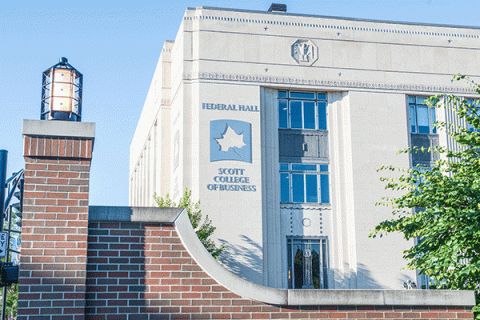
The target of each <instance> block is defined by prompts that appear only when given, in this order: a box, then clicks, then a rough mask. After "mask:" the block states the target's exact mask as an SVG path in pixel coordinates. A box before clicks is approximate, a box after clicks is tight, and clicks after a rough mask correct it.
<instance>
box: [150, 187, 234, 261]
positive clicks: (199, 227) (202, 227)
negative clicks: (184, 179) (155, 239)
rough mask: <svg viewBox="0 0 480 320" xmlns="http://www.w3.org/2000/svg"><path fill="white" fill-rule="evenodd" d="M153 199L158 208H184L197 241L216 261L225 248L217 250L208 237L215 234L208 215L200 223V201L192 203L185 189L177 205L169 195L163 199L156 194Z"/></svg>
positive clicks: (188, 192)
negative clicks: (198, 240)
mask: <svg viewBox="0 0 480 320" xmlns="http://www.w3.org/2000/svg"><path fill="white" fill-rule="evenodd" d="M153 198H154V199H155V201H156V202H157V205H158V206H159V207H180V208H186V209H187V213H188V217H189V218H190V222H191V223H192V227H193V229H194V230H195V232H196V233H197V236H198V239H200V242H202V244H203V245H204V246H205V248H206V249H207V251H208V252H210V254H211V255H212V256H213V257H214V258H215V259H218V257H219V255H220V254H221V253H222V251H223V250H224V248H225V246H224V245H222V246H220V247H218V248H217V246H216V245H215V242H214V241H213V240H212V239H209V237H210V236H211V235H212V234H213V232H215V229H216V227H214V226H213V225H212V220H210V219H209V218H208V215H207V216H205V220H204V221H203V222H202V211H201V210H200V200H199V201H197V202H196V203H193V201H192V191H191V190H188V189H185V191H184V192H183V197H182V198H180V200H179V202H178V204H175V202H174V201H173V200H172V199H170V196H169V194H168V193H167V195H166V196H165V198H162V197H158V196H157V194H154V195H153Z"/></svg>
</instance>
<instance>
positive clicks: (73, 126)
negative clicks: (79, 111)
mask: <svg viewBox="0 0 480 320" xmlns="http://www.w3.org/2000/svg"><path fill="white" fill-rule="evenodd" d="M22 134H23V135H26V136H48V137H78V138H91V139H94V138H95V123H92V122H76V121H62V120H27V119H24V120H23V129H22Z"/></svg>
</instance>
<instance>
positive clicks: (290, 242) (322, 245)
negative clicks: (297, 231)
mask: <svg viewBox="0 0 480 320" xmlns="http://www.w3.org/2000/svg"><path fill="white" fill-rule="evenodd" d="M307 244H309V245H310V246H311V245H312V244H314V245H318V248H319V253H318V258H319V260H318V288H315V287H312V285H313V284H314V279H313V272H314V270H313V269H312V270H311V272H312V283H311V285H310V286H308V285H307V287H305V281H304V279H303V277H304V276H305V269H304V268H305V264H304V260H303V261H302V267H303V268H302V269H303V270H302V271H303V272H302V280H303V281H302V287H297V286H296V283H295V282H296V273H295V252H294V249H295V248H294V246H298V245H300V246H302V248H303V250H302V251H304V250H305V246H306V245H307ZM303 256H304V257H305V254H304V255H303ZM329 260H330V259H329V248H328V237H327V236H310V237H298V236H287V286H288V288H289V289H313V290H320V289H328V271H329ZM312 267H313V261H312Z"/></svg>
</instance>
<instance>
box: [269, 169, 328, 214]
mask: <svg viewBox="0 0 480 320" xmlns="http://www.w3.org/2000/svg"><path fill="white" fill-rule="evenodd" d="M300 166H304V169H303V170H302V169H301V167H300ZM307 166H315V169H314V170H308V169H306V167H307ZM279 172H280V203H305V204H327V205H329V204H330V200H331V199H330V177H329V176H330V173H329V168H328V164H325V163H315V164H306V163H285V162H281V163H280V170H279ZM300 176H303V190H302V193H301V195H302V197H303V201H295V199H296V198H295V196H296V195H297V196H299V195H300V193H297V192H296V191H295V190H294V177H300ZM308 176H315V177H316V189H315V190H316V199H317V200H316V201H308V195H309V194H311V191H312V189H310V188H309V187H308V183H307V177H308ZM285 181H287V182H288V201H283V200H285V192H286V187H285V184H284V182H285ZM325 185H326V188H325ZM325 200H326V201H325Z"/></svg>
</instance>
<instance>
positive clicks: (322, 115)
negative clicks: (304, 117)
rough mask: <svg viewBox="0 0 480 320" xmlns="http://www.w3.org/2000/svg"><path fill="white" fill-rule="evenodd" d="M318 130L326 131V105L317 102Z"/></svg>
mask: <svg viewBox="0 0 480 320" xmlns="http://www.w3.org/2000/svg"><path fill="white" fill-rule="evenodd" d="M318 129H319V130H327V103H326V102H318Z"/></svg>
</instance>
